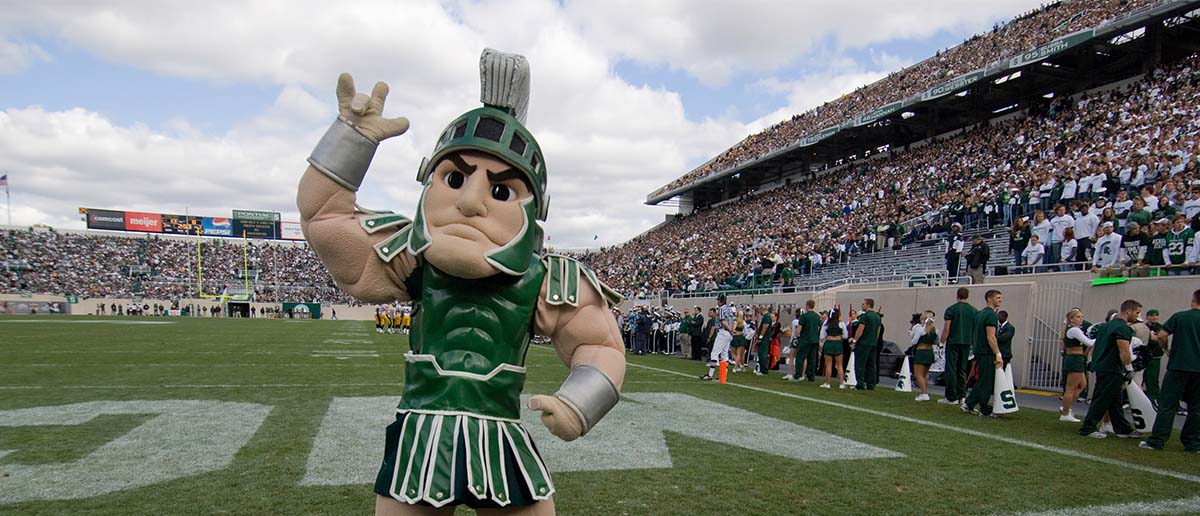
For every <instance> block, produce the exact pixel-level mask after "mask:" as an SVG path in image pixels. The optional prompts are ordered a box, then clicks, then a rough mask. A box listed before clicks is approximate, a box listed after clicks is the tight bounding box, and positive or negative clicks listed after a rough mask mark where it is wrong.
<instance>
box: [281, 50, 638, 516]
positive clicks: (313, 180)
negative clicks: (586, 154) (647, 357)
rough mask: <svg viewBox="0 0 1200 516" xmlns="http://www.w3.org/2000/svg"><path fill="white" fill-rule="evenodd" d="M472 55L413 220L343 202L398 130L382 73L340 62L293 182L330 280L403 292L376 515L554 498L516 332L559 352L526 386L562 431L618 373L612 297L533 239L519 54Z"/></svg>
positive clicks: (605, 407)
mask: <svg viewBox="0 0 1200 516" xmlns="http://www.w3.org/2000/svg"><path fill="white" fill-rule="evenodd" d="M479 68H480V76H481V77H480V83H481V86H482V87H481V89H482V92H481V94H480V97H481V99H480V100H481V101H482V102H483V106H482V107H479V108H476V109H473V110H471V111H467V112H466V113H464V114H463V115H461V116H459V117H458V118H456V119H455V120H454V121H453V122H450V125H448V126H446V128H445V129H444V130H443V131H442V132H441V133H439V135H438V138H437V144H436V145H435V146H434V149H433V154H432V155H431V156H430V157H429V158H428V159H426V160H424V161H423V162H422V164H421V168H420V170H419V171H418V173H417V180H418V181H419V182H420V183H421V185H422V188H423V189H422V191H421V197H420V201H419V202H418V203H417V209H416V212H415V213H414V214H413V216H412V219H409V218H407V217H405V216H403V215H399V214H393V213H390V212H374V211H367V210H363V209H361V208H358V207H357V206H356V204H355V192H356V191H357V190H358V187H359V185H360V184H362V180H363V176H365V175H366V172H367V168H368V166H369V165H370V163H371V158H372V156H374V154H375V149H376V147H377V146H378V145H379V143H380V142H382V141H383V140H386V139H388V138H391V137H393V136H399V135H401V134H403V133H404V132H405V131H407V130H408V120H406V119H404V118H395V119H387V118H383V117H382V113H383V106H384V100H385V99H386V97H387V93H388V87H387V85H386V84H384V83H382V82H380V83H377V84H376V85H375V88H374V90H373V91H372V92H371V95H370V96H368V95H366V94H362V93H357V92H356V91H355V89H354V81H353V79H352V78H351V77H350V75H349V74H342V75H341V77H339V78H338V84H337V98H338V112H339V115H338V117H337V120H336V121H334V123H333V125H332V126H331V127H330V128H329V130H328V131H327V132H326V133H325V136H324V137H322V138H321V140H320V142H318V143H317V146H316V148H315V149H314V150H313V152H312V155H311V156H310V157H309V159H308V162H309V164H310V166H309V167H308V169H307V170H306V171H305V172H304V176H303V178H302V179H301V180H300V188H299V194H298V195H297V201H296V202H297V204H298V205H299V208H300V214H301V221H302V222H301V223H302V225H303V228H304V235H305V237H306V238H307V239H308V243H309V245H311V246H312V249H313V250H314V251H316V253H317V255H318V256H320V257H321V260H322V261H323V262H324V263H325V265H326V267H328V269H329V272H330V274H332V276H333V278H334V280H335V281H336V282H337V284H338V286H339V287H341V288H342V289H343V290H345V291H346V292H348V293H349V294H351V295H353V296H354V297H356V298H358V299H360V300H362V301H364V302H368V303H389V302H392V301H395V300H400V301H411V302H412V304H413V309H414V312H413V317H412V319H413V320H412V333H411V335H410V337H409V342H410V347H411V350H410V351H409V352H408V353H406V354H405V356H404V358H405V364H406V365H405V368H404V388H403V391H402V398H401V400H400V404H399V406H397V407H396V421H395V422H393V423H392V424H391V425H389V426H388V427H387V438H386V444H385V447H384V459H383V464H382V466H381V467H380V468H379V474H378V476H377V478H376V480H375V493H376V494H377V495H378V496H376V499H375V512H376V514H389V515H390V514H450V513H453V512H454V509H455V506H458V505H466V506H468V507H471V508H474V509H476V510H477V511H478V512H479V513H481V514H537V515H541V514H553V513H554V501H553V494H554V484H553V483H552V482H551V480H550V473H549V472H548V471H547V470H546V465H545V463H544V462H543V460H542V457H541V456H540V455H539V454H538V451H537V448H536V447H535V446H534V443H533V441H532V440H531V439H530V436H529V433H528V432H526V431H525V429H524V428H522V426H521V423H520V418H521V407H520V404H521V398H520V396H521V390H522V388H523V387H524V383H525V373H526V369H525V353H526V351H527V350H528V348H529V344H530V340H531V338H532V336H533V335H534V334H538V335H545V336H548V337H550V338H551V341H552V342H553V345H554V349H555V351H557V354H558V357H559V358H560V359H562V361H563V363H565V364H566V365H567V366H568V367H569V368H570V373H569V375H568V376H567V379H566V380H565V381H564V382H563V384H562V386H561V387H559V389H558V391H557V392H556V393H555V394H554V395H553V396H545V395H538V396H533V397H532V398H530V400H529V408H530V409H533V410H537V411H540V412H541V421H542V423H543V424H545V425H546V427H547V428H548V429H549V430H550V432H551V433H552V434H554V435H555V436H557V437H559V438H561V439H563V440H566V441H571V440H574V439H576V438H578V437H579V436H581V435H583V434H585V433H587V432H588V430H589V429H591V428H592V427H593V426H595V425H596V423H597V422H598V421H599V420H600V419H601V418H602V417H604V415H605V414H606V413H608V411H609V410H610V409H612V407H613V406H614V405H616V403H617V399H618V392H619V390H620V388H621V382H622V380H623V379H624V377H625V356H624V347H623V346H622V344H621V335H620V332H619V331H618V329H617V326H616V323H615V321H614V319H613V317H612V315H611V313H610V312H609V307H610V306H612V305H616V304H617V303H618V302H620V296H618V295H617V294H616V293H615V292H613V291H612V290H611V289H609V288H608V287H607V286H605V285H603V284H602V283H600V281H599V280H598V279H597V277H596V274H595V273H594V272H592V271H591V270H589V269H587V268H586V267H584V266H583V265H581V264H579V263H578V262H576V261H575V260H573V259H571V258H568V257H565V256H558V255H552V254H551V255H546V256H542V255H541V244H542V231H541V228H540V227H539V224H538V221H542V220H545V218H546V210H547V206H548V204H549V198H548V197H547V195H546V162H545V160H544V158H543V156H542V151H541V148H540V147H539V146H538V143H537V140H535V139H534V138H533V135H532V134H530V133H529V130H528V129H526V128H525V125H524V121H525V114H526V110H527V109H528V106H529V65H528V62H527V61H526V60H525V58H524V57H523V56H519V55H513V54H505V53H501V52H496V51H494V50H491V49H487V50H484V52H483V55H482V57H481V58H480V63H479Z"/></svg>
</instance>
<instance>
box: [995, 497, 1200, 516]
mask: <svg viewBox="0 0 1200 516" xmlns="http://www.w3.org/2000/svg"><path fill="white" fill-rule="evenodd" d="M1196 513H1200V496H1197V497H1192V498H1180V499H1177V500H1163V501H1161V502H1130V503H1118V504H1113V505H1092V506H1088V507H1071V508H1066V509H1051V510H1048V511H1043V512H1026V513H1020V514H1018V515H1015V516H1121V515H1126V514H1131V515H1133V514H1136V515H1139V516H1141V515H1145V516H1149V515H1152V514H1196Z"/></svg>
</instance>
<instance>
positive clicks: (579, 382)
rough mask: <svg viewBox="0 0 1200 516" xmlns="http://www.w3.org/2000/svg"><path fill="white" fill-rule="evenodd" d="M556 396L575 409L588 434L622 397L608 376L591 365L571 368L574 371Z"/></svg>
mask: <svg viewBox="0 0 1200 516" xmlns="http://www.w3.org/2000/svg"><path fill="white" fill-rule="evenodd" d="M554 396H555V397H557V398H558V399H560V400H563V401H564V402H566V404H567V405H569V406H570V407H571V408H572V409H574V410H575V413H576V415H578V416H579V419H580V420H581V421H583V433H585V434H586V433H587V432H588V430H591V429H592V427H594V426H596V423H598V422H600V419H601V418H603V417H604V415H605V414H608V411H609V410H612V408H613V407H614V406H616V404H617V400H618V399H619V396H618V395H617V388H616V386H614V385H613V382H612V380H610V379H609V378H608V375H606V374H604V372H603V371H601V370H599V369H597V368H595V367H592V366H589V365H581V366H576V367H574V368H571V374H569V375H567V379H566V381H564V382H563V384H562V386H561V387H559V388H558V392H556V393H554Z"/></svg>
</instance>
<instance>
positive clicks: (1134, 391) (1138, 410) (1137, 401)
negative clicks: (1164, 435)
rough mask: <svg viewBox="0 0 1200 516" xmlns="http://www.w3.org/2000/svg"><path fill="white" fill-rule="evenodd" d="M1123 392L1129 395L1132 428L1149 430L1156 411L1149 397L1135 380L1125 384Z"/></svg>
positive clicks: (1139, 430)
mask: <svg viewBox="0 0 1200 516" xmlns="http://www.w3.org/2000/svg"><path fill="white" fill-rule="evenodd" d="M1125 393H1126V394H1128V395H1129V412H1130V413H1131V414H1132V415H1133V429H1134V430H1137V431H1138V432H1149V431H1150V430H1152V429H1153V428H1154V420H1155V419H1156V418H1157V417H1158V411H1157V410H1155V409H1154V405H1153V404H1152V403H1150V398H1148V397H1146V393H1145V392H1142V388H1141V387H1138V384H1137V383H1136V382H1129V383H1127V384H1125Z"/></svg>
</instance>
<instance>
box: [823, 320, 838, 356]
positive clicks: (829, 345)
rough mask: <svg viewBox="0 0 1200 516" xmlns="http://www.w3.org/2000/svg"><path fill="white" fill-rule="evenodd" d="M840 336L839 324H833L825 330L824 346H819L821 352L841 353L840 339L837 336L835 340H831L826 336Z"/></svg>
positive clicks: (832, 354)
mask: <svg viewBox="0 0 1200 516" xmlns="http://www.w3.org/2000/svg"><path fill="white" fill-rule="evenodd" d="M841 336H842V327H841V326H834V327H832V328H829V329H827V330H825V337H827V338H826V339H825V346H824V347H822V348H821V351H822V352H823V353H825V354H826V355H830V356H834V355H841V354H842V339H841V338H838V339H837V340H831V339H829V338H828V337H841Z"/></svg>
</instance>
